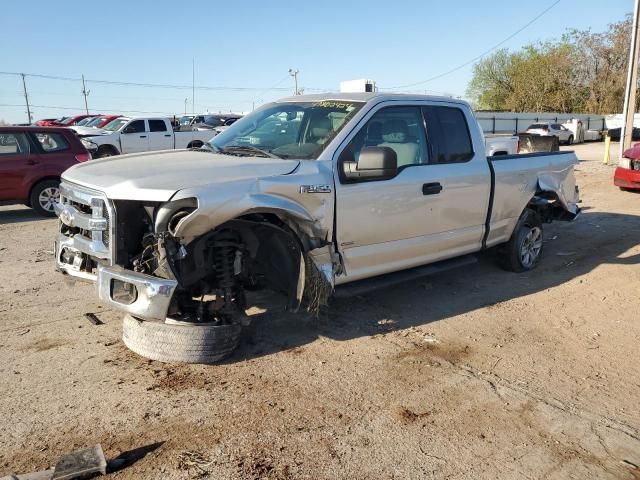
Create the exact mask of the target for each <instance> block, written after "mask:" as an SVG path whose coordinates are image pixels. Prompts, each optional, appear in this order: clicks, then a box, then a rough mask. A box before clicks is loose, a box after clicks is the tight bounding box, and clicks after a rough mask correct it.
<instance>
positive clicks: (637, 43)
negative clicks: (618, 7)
mask: <svg viewBox="0 0 640 480" xmlns="http://www.w3.org/2000/svg"><path fill="white" fill-rule="evenodd" d="M634 3H635V7H634V9H633V27H632V29H631V48H630V51H629V70H628V71H627V88H626V91H625V95H624V110H623V112H622V115H623V117H624V118H623V128H622V138H621V139H620V159H622V155H623V153H624V151H625V150H626V149H627V148H629V147H631V139H632V137H633V120H634V116H635V113H636V90H637V89H638V55H639V54H640V51H639V50H638V48H639V47H640V29H639V28H638V23H639V20H640V0H635V2H634Z"/></svg>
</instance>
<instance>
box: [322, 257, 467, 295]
mask: <svg viewBox="0 0 640 480" xmlns="http://www.w3.org/2000/svg"><path fill="white" fill-rule="evenodd" d="M477 262H478V259H477V258H476V257H475V256H474V255H464V256H462V257H456V258H452V259H449V260H442V261H441V262H437V263H431V264H429V265H422V266H420V267H415V268H410V269H408V270H401V271H399V272H393V273H387V274H386V275H380V276H378V277H373V278H366V279H364V280H357V281H355V282H350V283H345V284H343V285H338V286H337V287H336V288H335V290H334V292H333V296H334V297H336V298H349V297H353V296H357V295H363V294H365V293H369V292H371V291H373V290H380V289H382V288H389V287H395V286H396V285H399V284H401V283H405V282H409V281H411V280H417V279H420V278H422V277H427V276H429V275H433V274H435V273H441V272H446V271H447V270H452V269H454V268H459V267H466V266H468V265H473V264H474V263H477Z"/></svg>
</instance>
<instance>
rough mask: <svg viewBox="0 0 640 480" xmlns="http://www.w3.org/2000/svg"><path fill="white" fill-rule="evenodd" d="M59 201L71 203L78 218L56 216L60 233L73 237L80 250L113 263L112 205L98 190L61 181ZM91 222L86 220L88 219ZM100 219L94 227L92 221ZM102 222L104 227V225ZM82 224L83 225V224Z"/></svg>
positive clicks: (64, 203) (67, 204) (113, 214)
mask: <svg viewBox="0 0 640 480" xmlns="http://www.w3.org/2000/svg"><path fill="white" fill-rule="evenodd" d="M60 203H61V204H62V206H63V207H64V206H69V207H72V209H71V210H72V211H73V212H75V213H74V216H76V217H81V219H80V220H81V221H78V219H75V220H74V219H68V218H67V219H65V218H63V216H62V215H61V216H60V233H61V234H62V235H64V236H66V237H68V238H69V239H73V244H74V247H75V248H77V249H78V250H80V251H81V252H83V253H86V254H88V255H90V256H91V257H95V258H97V259H101V260H106V261H107V263H108V264H109V265H112V264H113V257H114V255H113V251H112V238H113V237H114V235H115V232H114V226H115V209H114V207H113V204H112V203H111V202H110V201H109V200H107V198H106V197H105V195H104V194H103V193H102V192H98V191H96V190H91V189H88V188H86V187H81V186H79V185H74V184H70V183H66V182H63V183H62V184H60ZM89 221H90V222H91V223H88V222H89ZM94 221H95V222H102V225H101V226H100V227H96V226H95V225H94V224H93V222H94ZM105 222H106V227H105V226H104V224H105ZM83 225H84V226H85V227H87V228H83Z"/></svg>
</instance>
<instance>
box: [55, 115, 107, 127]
mask: <svg viewBox="0 0 640 480" xmlns="http://www.w3.org/2000/svg"><path fill="white" fill-rule="evenodd" d="M96 115H100V114H99V113H98V114H95V113H92V114H91V115H74V116H73V117H69V118H66V119H65V120H63V121H61V122H60V123H55V124H54V125H56V126H60V127H70V126H72V125H75V124H76V123H78V122H79V121H80V120H82V119H83V118H87V117H95V116H96Z"/></svg>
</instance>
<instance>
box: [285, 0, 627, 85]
mask: <svg viewBox="0 0 640 480" xmlns="http://www.w3.org/2000/svg"><path fill="white" fill-rule="evenodd" d="M638 1H640V0H638ZM298 73H300V70H294V69H293V68H290V69H289V75H291V76H292V77H293V80H294V81H295V84H296V90H295V94H294V95H299V93H298Z"/></svg>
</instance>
